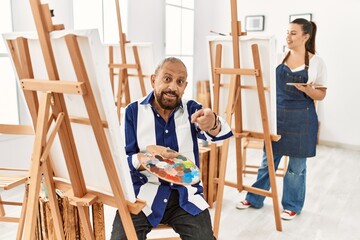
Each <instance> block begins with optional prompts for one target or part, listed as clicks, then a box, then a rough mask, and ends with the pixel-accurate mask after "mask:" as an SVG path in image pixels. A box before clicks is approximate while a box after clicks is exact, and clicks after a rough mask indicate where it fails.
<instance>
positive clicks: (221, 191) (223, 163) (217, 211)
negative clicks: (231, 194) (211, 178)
mask: <svg viewBox="0 0 360 240" xmlns="http://www.w3.org/2000/svg"><path fill="white" fill-rule="evenodd" d="M229 142H230V140H229V139H226V140H225V141H224V143H223V145H222V148H221V152H222V154H221V161H220V169H219V182H218V187H217V195H216V208H215V217H214V235H215V237H216V238H218V234H219V226H220V216H221V208H222V200H223V195H224V185H225V172H226V162H227V154H225V153H227V152H228V151H229Z"/></svg>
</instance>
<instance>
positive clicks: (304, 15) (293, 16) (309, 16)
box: [289, 13, 312, 22]
mask: <svg viewBox="0 0 360 240" xmlns="http://www.w3.org/2000/svg"><path fill="white" fill-rule="evenodd" d="M297 18H304V19H306V20H308V21H311V20H312V14H311V13H301V14H291V15H290V16H289V22H292V21H294V20H295V19H297Z"/></svg>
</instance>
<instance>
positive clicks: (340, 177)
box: [0, 143, 360, 240]
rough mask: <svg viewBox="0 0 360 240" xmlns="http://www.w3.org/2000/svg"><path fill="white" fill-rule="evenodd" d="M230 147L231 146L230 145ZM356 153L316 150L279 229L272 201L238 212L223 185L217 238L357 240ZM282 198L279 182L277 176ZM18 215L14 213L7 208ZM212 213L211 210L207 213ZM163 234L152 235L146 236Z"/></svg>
mask: <svg viewBox="0 0 360 240" xmlns="http://www.w3.org/2000/svg"><path fill="white" fill-rule="evenodd" d="M232 144H233V143H232ZM232 148H233V145H231V148H230V149H231V150H230V152H229V160H228V169H227V180H231V181H233V180H234V179H235V172H234V166H235V165H234V160H233V159H234V154H233V149H232ZM248 159H249V162H250V161H251V162H254V161H256V162H257V163H259V162H260V160H261V152H259V151H258V150H252V151H249V155H248ZM358 171H360V151H352V150H344V149H339V148H330V147H326V146H318V152H317V156H316V157H315V158H310V159H309V160H308V171H307V194H306V201H305V206H304V209H303V211H302V213H301V214H300V215H299V216H298V217H297V218H295V219H294V220H292V221H282V227H283V231H282V232H278V231H276V229H275V219H274V215H273V207H272V201H271V199H266V200H265V206H264V207H263V208H262V209H259V210H256V209H252V208H250V209H246V210H237V209H236V208H235V204H236V203H237V201H239V200H241V199H243V198H244V196H245V194H246V193H245V192H241V193H239V192H237V190H236V189H234V188H230V187H225V191H224V200H223V208H222V209H223V210H222V215H221V224H220V233H219V239H220V240H238V239H246V240H342V239H344V240H359V239H360V227H359V223H358V222H359V219H358V218H357V217H360V174H358V173H357V172H358ZM255 177H256V176H255V175H251V174H247V175H246V176H245V178H244V182H245V183H246V184H249V185H251V183H252V182H253V181H255ZM277 186H278V194H279V197H280V198H279V199H280V200H281V195H282V178H281V177H278V178H277ZM9 193H10V192H9V191H8V192H2V193H1V195H2V197H3V198H4V199H5V198H7V199H9V198H11V199H18V198H20V199H21V189H19V190H17V191H15V193H14V192H12V193H11V194H9ZM9 211H10V212H9V213H11V214H17V213H18V210H17V209H10V210H9ZM105 211H106V234H107V237H108V238H109V237H110V232H111V228H112V226H111V225H112V220H113V217H114V213H115V210H114V209H113V208H109V207H107V208H105ZM210 211H211V214H213V212H214V209H211V210H210ZM16 227H17V224H15V223H0V239H2V240H7V239H9V240H13V239H15V236H16ZM165 234H168V233H155V232H152V233H151V236H152V237H154V236H163V235H165Z"/></svg>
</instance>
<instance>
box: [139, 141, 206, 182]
mask: <svg viewBox="0 0 360 240" xmlns="http://www.w3.org/2000/svg"><path fill="white" fill-rule="evenodd" d="M138 159H139V161H140V164H141V165H142V166H143V167H144V168H145V169H146V170H148V171H149V172H150V173H152V174H154V175H155V176H157V177H158V178H160V179H162V180H165V181H167V182H171V183H175V184H181V185H189V184H190V185H191V184H195V183H198V182H199V181H200V170H199V168H198V167H197V166H196V165H195V164H194V163H193V162H192V161H191V160H189V159H188V158H187V157H185V156H183V155H181V154H179V153H178V152H176V151H174V150H172V149H170V148H166V147H163V146H158V145H150V146H147V148H146V152H141V153H139V154H138Z"/></svg>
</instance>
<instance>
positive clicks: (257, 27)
mask: <svg viewBox="0 0 360 240" xmlns="http://www.w3.org/2000/svg"><path fill="white" fill-rule="evenodd" d="M264 22H265V16H264V15H249V16H245V31H246V32H254V31H264Z"/></svg>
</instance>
